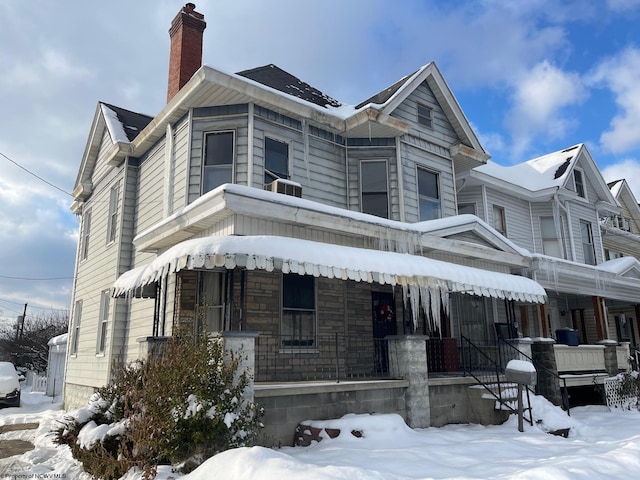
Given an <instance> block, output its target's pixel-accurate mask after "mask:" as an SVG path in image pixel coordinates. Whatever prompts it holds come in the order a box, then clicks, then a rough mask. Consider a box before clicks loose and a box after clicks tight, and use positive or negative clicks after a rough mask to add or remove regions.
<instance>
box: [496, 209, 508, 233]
mask: <svg viewBox="0 0 640 480" xmlns="http://www.w3.org/2000/svg"><path fill="white" fill-rule="evenodd" d="M493 228H495V229H496V230H497V231H498V232H500V233H501V234H502V235H504V236H505V237H506V236H507V217H506V216H505V213H504V207H501V206H500V205H494V206H493Z"/></svg>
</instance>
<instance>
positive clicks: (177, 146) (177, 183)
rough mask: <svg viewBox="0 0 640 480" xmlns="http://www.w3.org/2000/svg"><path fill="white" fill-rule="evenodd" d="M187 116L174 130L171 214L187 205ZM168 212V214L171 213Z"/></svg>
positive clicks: (188, 123)
mask: <svg viewBox="0 0 640 480" xmlns="http://www.w3.org/2000/svg"><path fill="white" fill-rule="evenodd" d="M190 118H191V117H189V116H185V117H184V118H183V119H182V120H181V121H180V122H178V123H177V124H176V125H175V128H174V144H173V145H174V159H175V165H174V169H173V207H172V212H175V211H177V210H180V209H181V208H184V207H185V206H186V205H187V201H186V194H187V172H188V170H189V169H188V166H189V125H190ZM172 212H170V213H172Z"/></svg>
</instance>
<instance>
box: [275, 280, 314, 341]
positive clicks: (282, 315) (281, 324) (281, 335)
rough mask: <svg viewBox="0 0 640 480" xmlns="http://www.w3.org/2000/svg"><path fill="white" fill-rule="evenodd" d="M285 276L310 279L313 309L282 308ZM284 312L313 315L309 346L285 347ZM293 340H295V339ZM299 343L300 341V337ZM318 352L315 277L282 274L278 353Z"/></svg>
mask: <svg viewBox="0 0 640 480" xmlns="http://www.w3.org/2000/svg"><path fill="white" fill-rule="evenodd" d="M285 276H289V277H291V278H295V277H310V278H311V281H312V282H313V309H309V308H296V307H288V308H285V306H284V293H285V292H284V283H285V282H284V280H285ZM285 310H287V311H299V312H312V313H313V335H312V338H310V340H311V344H310V345H301V344H298V345H294V344H291V345H285V340H284V338H283V337H285V336H286V335H284V334H283V331H284V328H283V327H284V318H285ZM293 340H296V339H295V338H294V339H293ZM297 340H299V341H302V340H303V338H302V335H301V336H300V338H299V339H297ZM317 350H318V281H317V279H316V277H313V276H311V275H299V274H297V273H283V274H281V275H280V351H281V352H283V353H296V352H306V353H313V352H317Z"/></svg>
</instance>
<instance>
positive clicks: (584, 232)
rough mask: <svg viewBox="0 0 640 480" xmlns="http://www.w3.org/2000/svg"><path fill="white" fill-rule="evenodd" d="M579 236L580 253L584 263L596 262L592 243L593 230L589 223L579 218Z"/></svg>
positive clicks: (592, 263) (591, 263) (593, 263)
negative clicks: (580, 241) (580, 239)
mask: <svg viewBox="0 0 640 480" xmlns="http://www.w3.org/2000/svg"><path fill="white" fill-rule="evenodd" d="M580 236H581V238H582V254H583V256H584V263H586V264H587V265H595V264H596V249H595V245H594V243H593V230H592V228H591V223H589V222H587V221H585V220H580Z"/></svg>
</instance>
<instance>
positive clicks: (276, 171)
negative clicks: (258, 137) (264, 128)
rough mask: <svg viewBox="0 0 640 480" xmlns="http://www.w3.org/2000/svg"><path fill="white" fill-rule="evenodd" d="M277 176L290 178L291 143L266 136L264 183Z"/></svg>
mask: <svg viewBox="0 0 640 480" xmlns="http://www.w3.org/2000/svg"><path fill="white" fill-rule="evenodd" d="M276 178H284V179H288V178H289V144H288V143H287V142H283V141H281V140H276V139H274V138H271V137H264V184H265V185H268V184H269V183H271V182H273V181H274V180H275V179H276Z"/></svg>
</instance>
